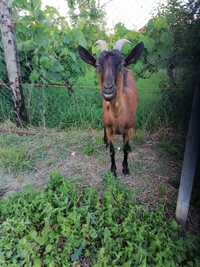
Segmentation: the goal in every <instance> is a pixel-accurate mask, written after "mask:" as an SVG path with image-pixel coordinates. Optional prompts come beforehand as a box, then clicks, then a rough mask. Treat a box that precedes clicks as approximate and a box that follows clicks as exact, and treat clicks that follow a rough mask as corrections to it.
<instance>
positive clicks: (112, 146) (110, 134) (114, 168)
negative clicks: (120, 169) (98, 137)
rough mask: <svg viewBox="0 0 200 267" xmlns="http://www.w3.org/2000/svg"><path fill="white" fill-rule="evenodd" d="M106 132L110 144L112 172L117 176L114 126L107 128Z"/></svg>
mask: <svg viewBox="0 0 200 267" xmlns="http://www.w3.org/2000/svg"><path fill="white" fill-rule="evenodd" d="M104 133H105V134H106V140H107V143H108V144H109V146H110V160H111V168H110V170H111V172H112V174H113V175H114V176H117V172H116V171H117V167H116V163H115V148H114V145H113V129H112V128H105V132H104Z"/></svg>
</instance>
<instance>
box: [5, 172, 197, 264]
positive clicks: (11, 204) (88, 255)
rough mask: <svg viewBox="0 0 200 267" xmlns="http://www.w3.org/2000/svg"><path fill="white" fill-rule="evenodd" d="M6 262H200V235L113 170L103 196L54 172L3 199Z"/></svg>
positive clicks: (107, 178) (107, 179)
mask: <svg viewBox="0 0 200 267" xmlns="http://www.w3.org/2000/svg"><path fill="white" fill-rule="evenodd" d="M0 222H1V226H0V265H1V266H81V265H82V266H84V265H83V264H87V266H95V267H97V266H115V267H117V266H124V267H125V266H140V267H142V266H143V267H144V266H152V267H155V266H157V267H159V266H160V267H163V266H171V267H172V266H184V267H186V266H196V267H197V266H199V264H200V257H199V244H200V243H199V242H198V241H199V238H198V237H197V236H192V235H187V236H186V237H185V238H183V235H182V231H181V228H180V227H179V226H178V225H177V224H176V222H175V221H174V220H167V219H166V218H165V215H164V209H163V208H162V207H161V208H160V209H159V210H156V211H149V210H148V209H146V208H144V207H143V206H141V205H138V204H137V203H135V202H134V201H133V198H132V194H131V193H130V192H129V191H127V190H126V189H125V188H124V187H123V186H122V185H121V184H119V183H118V182H117V181H116V180H113V177H112V176H109V175H108V176H107V177H106V178H105V190H104V194H103V197H102V198H100V197H99V196H98V194H97V192H96V191H95V190H94V189H93V188H85V189H78V188H76V187H75V186H74V185H72V184H71V183H70V182H68V181H65V180H64V178H63V177H61V176H60V175H59V174H56V173H54V174H53V175H52V177H51V180H50V182H49V184H48V186H47V188H46V189H45V190H42V191H40V192H36V191H33V190H32V189H30V188H27V189H26V190H25V191H23V192H21V193H17V194H15V195H13V196H11V197H10V198H8V199H5V200H1V201H0Z"/></svg>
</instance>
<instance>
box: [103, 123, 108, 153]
mask: <svg viewBox="0 0 200 267" xmlns="http://www.w3.org/2000/svg"><path fill="white" fill-rule="evenodd" d="M103 141H104V144H105V145H106V148H107V147H108V138H107V134H106V127H104V136H103Z"/></svg>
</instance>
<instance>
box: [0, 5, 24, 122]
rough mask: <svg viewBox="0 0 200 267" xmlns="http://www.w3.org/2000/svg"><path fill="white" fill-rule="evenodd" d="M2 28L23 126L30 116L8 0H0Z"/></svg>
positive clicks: (5, 50)
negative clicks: (27, 109)
mask: <svg viewBox="0 0 200 267" xmlns="http://www.w3.org/2000/svg"><path fill="white" fill-rule="evenodd" d="M0 28H1V35H2V43H3V48H4V54H5V62H6V67H7V73H8V79H9V87H10V89H11V94H12V100H13V105H14V112H15V116H16V123H17V126H23V124H24V123H25V122H27V120H28V118H27V113H26V109H25V103H24V96H23V92H22V86H21V74H20V65H19V60H18V55H17V46H16V37H15V29H14V25H13V23H12V20H11V10H10V8H9V7H8V4H7V1H4V0H0Z"/></svg>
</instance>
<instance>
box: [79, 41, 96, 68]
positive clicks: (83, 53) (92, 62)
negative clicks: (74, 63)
mask: <svg viewBox="0 0 200 267" xmlns="http://www.w3.org/2000/svg"><path fill="white" fill-rule="evenodd" d="M78 53H79V55H80V57H81V58H82V60H83V61H85V62H86V63H87V64H90V65H92V66H94V67H96V58H95V57H93V56H92V55H91V54H90V52H88V51H87V50H86V49H85V48H84V47H82V46H81V45H79V46H78Z"/></svg>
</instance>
